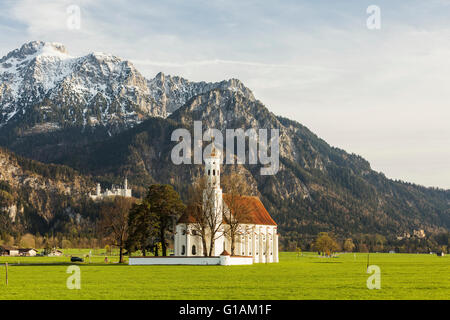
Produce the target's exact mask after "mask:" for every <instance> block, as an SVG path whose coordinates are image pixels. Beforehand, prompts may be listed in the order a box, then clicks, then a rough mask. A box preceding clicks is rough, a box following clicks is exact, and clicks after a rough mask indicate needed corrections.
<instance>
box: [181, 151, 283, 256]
mask: <svg viewBox="0 0 450 320" xmlns="http://www.w3.org/2000/svg"><path fill="white" fill-rule="evenodd" d="M221 161H222V159H221V154H220V151H218V150H216V149H215V147H214V146H213V147H212V151H211V154H210V156H209V157H207V158H205V171H204V174H205V176H206V188H207V189H206V190H204V191H203V203H204V204H203V205H204V206H205V205H206V203H205V202H206V201H211V200H212V201H213V204H212V206H211V208H212V209H211V214H212V215H214V216H215V218H216V219H223V213H224V212H225V210H228V205H229V204H230V201H231V199H230V196H228V195H227V194H226V193H222V189H221V187H220V172H221V170H220V169H221V166H220V165H221ZM208 199H209V200H208ZM235 201H236V200H235ZM238 201H243V202H245V206H246V207H247V208H248V211H249V212H248V214H247V215H246V221H245V223H241V222H239V230H238V231H237V232H236V233H237V237H236V239H235V252H234V254H235V256H241V257H247V258H248V257H251V260H252V263H272V262H278V233H277V224H276V223H275V221H274V220H273V219H272V217H271V216H270V214H269V213H268V212H267V210H266V208H264V205H263V204H262V202H261V200H260V199H259V198H258V197H252V196H242V197H239V199H238ZM227 204H228V205H227ZM218 222H219V223H218V225H220V221H218ZM227 228H229V226H228V225H227V224H226V223H225V222H224V221H223V223H222V225H221V227H220V229H219V231H218V234H216V235H215V238H216V239H215V241H214V248H213V254H212V256H216V257H218V256H221V255H229V253H231V239H230V237H229V236H228V233H227V232H226V230H227ZM209 240H210V239H208V240H207V241H206V243H207V244H209V243H210V241H209ZM174 249H175V256H185V257H195V256H203V245H202V239H201V237H200V235H199V234H198V232H197V230H196V228H195V219H194V217H192V216H190V215H189V214H188V213H187V212H186V213H185V214H184V215H182V216H181V217H180V219H179V220H178V222H177V225H176V232H175V244H174ZM207 249H209V248H207Z"/></svg>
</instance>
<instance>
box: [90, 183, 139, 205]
mask: <svg viewBox="0 0 450 320" xmlns="http://www.w3.org/2000/svg"><path fill="white" fill-rule="evenodd" d="M115 196H121V197H126V198H131V197H132V195H131V189H128V180H127V178H125V180H124V183H123V186H115V185H113V186H112V187H111V190H110V189H106V190H105V191H103V192H102V189H101V187H100V183H97V189H96V192H95V194H91V193H89V197H90V198H91V199H92V200H105V199H107V198H109V197H115Z"/></svg>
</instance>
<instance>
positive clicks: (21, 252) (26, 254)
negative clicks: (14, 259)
mask: <svg viewBox="0 0 450 320" xmlns="http://www.w3.org/2000/svg"><path fill="white" fill-rule="evenodd" d="M36 254H37V251H36V249H33V248H26V249H19V255H21V256H24V257H34V256H36Z"/></svg>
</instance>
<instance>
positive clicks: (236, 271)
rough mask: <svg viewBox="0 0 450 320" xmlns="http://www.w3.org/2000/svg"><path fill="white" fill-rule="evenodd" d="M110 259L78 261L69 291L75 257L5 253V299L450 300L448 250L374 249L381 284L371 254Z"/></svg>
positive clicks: (0, 285)
mask: <svg viewBox="0 0 450 320" xmlns="http://www.w3.org/2000/svg"><path fill="white" fill-rule="evenodd" d="M88 251H89V250H84V251H83V252H84V253H86V252H88ZM65 253H66V254H76V253H80V251H79V250H78V251H76V250H72V251H65ZM103 259H104V257H103V256H94V257H92V258H91V264H87V263H81V264H79V266H80V269H81V289H80V290H69V289H67V287H66V281H67V278H68V277H69V276H70V275H69V274H67V273H66V270H67V267H68V266H69V265H72V264H73V263H70V258H69V257H20V258H19V257H0V264H2V265H0V299H2V300H4V299H450V257H449V256H445V257H437V256H436V255H425V254H387V253H371V254H370V264H371V265H378V266H379V267H380V269H381V289H380V290H369V289H367V286H366V281H367V278H368V277H369V274H367V273H366V265H367V254H358V253H357V254H353V253H347V254H340V255H339V256H338V257H335V258H320V257H318V256H317V254H314V253H303V256H300V257H297V254H296V253H285V252H283V253H281V254H280V262H279V263H278V264H255V265H252V266H228V267H224V266H128V265H118V264H116V263H110V264H105V263H104V262H103ZM111 259H112V260H113V261H117V259H118V258H117V257H113V258H111ZM5 262H8V263H9V264H10V266H9V268H8V274H9V284H8V286H6V284H5V267H4V265H3V264H4V263H5ZM43 264H46V265H43ZM48 264H50V265H48Z"/></svg>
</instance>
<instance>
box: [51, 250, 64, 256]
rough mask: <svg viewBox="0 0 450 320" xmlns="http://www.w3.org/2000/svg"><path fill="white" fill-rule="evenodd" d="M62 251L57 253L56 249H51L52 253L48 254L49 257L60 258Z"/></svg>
mask: <svg viewBox="0 0 450 320" xmlns="http://www.w3.org/2000/svg"><path fill="white" fill-rule="evenodd" d="M62 254H63V253H62V251H59V250H57V249H52V251H50V253H49V254H48V256H49V257H60V256H62Z"/></svg>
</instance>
